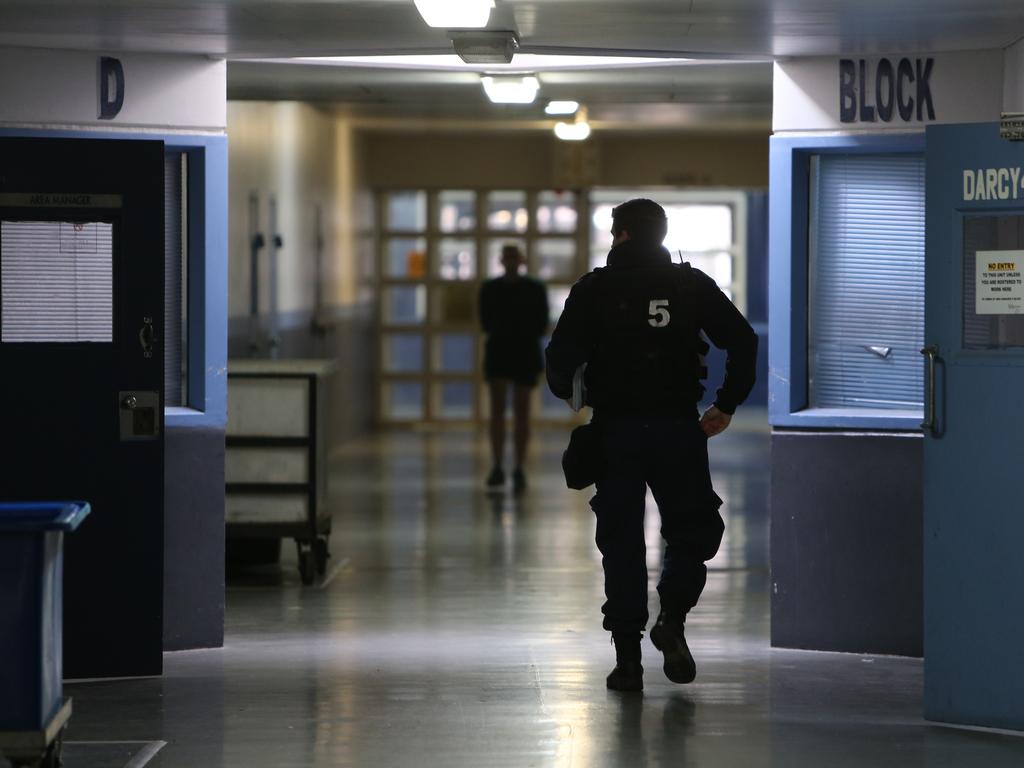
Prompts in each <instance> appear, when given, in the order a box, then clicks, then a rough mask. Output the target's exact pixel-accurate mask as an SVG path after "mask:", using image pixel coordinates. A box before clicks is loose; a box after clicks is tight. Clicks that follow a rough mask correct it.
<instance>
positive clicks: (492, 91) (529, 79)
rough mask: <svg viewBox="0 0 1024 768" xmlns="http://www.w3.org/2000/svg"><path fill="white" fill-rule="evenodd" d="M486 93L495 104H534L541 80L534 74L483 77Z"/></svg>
mask: <svg viewBox="0 0 1024 768" xmlns="http://www.w3.org/2000/svg"><path fill="white" fill-rule="evenodd" d="M480 82H481V83H483V86H484V93H486V94H487V98H488V99H490V100H491V101H493V102H494V103H495V104H532V103H533V100H534V99H536V98H537V91H538V90H539V89H540V81H539V80H537V78H536V77H534V76H533V75H527V76H525V77H489V76H485V77H481V78H480Z"/></svg>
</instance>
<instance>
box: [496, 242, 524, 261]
mask: <svg viewBox="0 0 1024 768" xmlns="http://www.w3.org/2000/svg"><path fill="white" fill-rule="evenodd" d="M509 256H515V257H516V258H519V259H521V258H522V257H523V249H522V248H520V247H519V246H518V245H517V244H516V243H505V244H504V245H502V246H501V258H503V259H505V258H508V257H509Z"/></svg>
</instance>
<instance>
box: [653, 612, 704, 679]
mask: <svg viewBox="0 0 1024 768" xmlns="http://www.w3.org/2000/svg"><path fill="white" fill-rule="evenodd" d="M685 621H686V616H685V615H683V616H681V617H671V618H670V617H669V616H666V614H665V611H662V612H661V613H659V614H658V621H657V622H656V623H655V625H654V627H653V628H652V629H651V642H652V643H654V647H655V648H657V649H658V650H659V651H661V652H662V653H663V654H665V666H664V669H665V677H667V678H668V679H669V680H671V681H672V682H673V683H692V682H693V679H694V678H695V677H697V665H696V664H695V663H694V661H693V656H692V655H691V654H690V649H689V647H688V646H687V645H686V636H685V634H684V633H683V629H684V627H685Z"/></svg>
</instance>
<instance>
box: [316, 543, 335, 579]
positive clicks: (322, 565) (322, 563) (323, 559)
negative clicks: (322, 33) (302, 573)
mask: <svg viewBox="0 0 1024 768" xmlns="http://www.w3.org/2000/svg"><path fill="white" fill-rule="evenodd" d="M330 556H331V551H330V550H329V549H328V548H327V538H326V537H323V536H318V537H317V538H315V539H313V558H314V560H315V561H316V572H317V574H319V575H320V576H323V575H324V574H325V573H327V559H328V558H329V557H330Z"/></svg>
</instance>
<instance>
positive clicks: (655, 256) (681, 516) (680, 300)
mask: <svg viewBox="0 0 1024 768" xmlns="http://www.w3.org/2000/svg"><path fill="white" fill-rule="evenodd" d="M667 231H668V222H667V218H666V216H665V211H664V209H663V208H662V207H661V206H660V205H658V204H657V203H655V202H654V201H652V200H647V199H635V200H630V201H628V202H625V203H623V204H622V205H620V206H618V207H617V208H615V209H614V211H613V212H612V237H613V241H612V242H613V247H612V249H611V251H610V252H609V254H608V259H607V266H605V267H602V268H598V269H595V270H594V271H592V272H590V273H588V274H586V275H584V276H583V277H582V278H581V279H580V280H579V281H578V282H577V283H576V284H575V285H574V286H573V288H572V290H571V291H570V294H569V297H568V298H567V299H566V302H565V308H564V310H563V311H562V315H561V317H560V318H559V320H558V324H557V325H556V327H555V330H554V333H553V334H552V337H551V342H550V344H549V345H548V347H547V380H548V385H549V386H550V388H551V391H552V392H553V393H554V394H555V395H556V396H558V397H561V398H565V399H569V398H570V397H571V396H572V393H573V376H574V374H575V372H576V371H577V369H578V368H580V366H582V365H583V364H584V363H586V365H587V367H586V368H585V369H584V370H585V377H584V384H585V392H586V395H585V403H586V404H587V405H590V406H591V407H592V409H593V417H592V421H591V424H592V425H593V427H592V428H590V433H591V434H592V435H594V436H595V439H594V441H593V443H594V446H593V447H594V450H593V451H592V452H591V453H592V454H593V456H594V462H595V464H596V465H599V466H595V474H596V477H597V480H596V487H597V493H596V495H595V496H594V497H593V498H592V499H591V501H590V505H591V507H592V508H593V510H594V512H595V514H596V516H597V546H598V549H599V550H600V551H601V554H602V556H603V558H602V564H603V568H604V578H605V597H606V601H605V603H604V606H603V608H602V611H603V613H604V628H605V629H607V630H609V631H610V632H611V633H612V640H613V642H614V645H615V657H616V665H615V668H614V669H613V670H612V672H611V674H610V675H608V680H607V685H608V687H609V688H611V689H615V690H641V689H642V688H643V667H642V665H641V646H640V643H641V640H642V639H643V632H644V631H645V629H646V628H647V622H648V618H649V616H648V608H647V597H648V596H647V563H646V545H645V541H644V501H645V498H646V493H647V488H648V487H650V489H651V492H652V493H653V495H654V500H655V502H656V503H657V505H658V511H659V513H660V515H661V535H662V537H663V538H664V539H665V544H666V546H665V554H664V558H663V564H662V573H661V578H660V580H659V582H658V594H659V596H660V599H661V610H660V612H659V614H658V618H657V620H656V621H655V624H654V626H653V627H652V628H651V640H652V642H653V643H654V645H655V647H656V648H658V650H660V651H661V652H662V653H663V655H664V670H665V674H666V676H667V677H668V678H669V679H670V680H672V681H673V682H677V683H688V682H691V681H692V680H693V679H694V678H695V676H696V664H695V662H694V660H693V656H692V655H691V653H690V650H689V648H688V646H687V644H686V637H685V623H686V616H687V614H688V613H689V611H690V610H691V609H692V608H693V607H694V606H695V605H696V604H697V600H698V599H699V597H700V594H701V592H702V590H703V589H704V584H705V581H706V578H707V567H706V566H705V562H706V561H708V560H710V559H711V558H712V557H714V556H715V554H716V552H717V551H718V548H719V546H720V544H721V541H722V534H723V532H724V530H725V526H724V522H723V520H722V517H721V515H720V514H719V508H720V506H721V504H722V500H721V499H720V498H719V497H718V496H717V495H716V494H715V492H714V489H713V488H712V486H711V475H710V471H709V467H708V451H707V440H708V438H709V437H713V436H715V435H717V434H719V433H721V432H722V431H723V430H725V429H726V428H727V427H728V426H729V423H730V421H731V419H732V414H733V413H734V412H735V410H736V407H737V406H738V405H739V404H740V403H742V402H743V401H744V400H745V399H746V397H747V396H748V395H749V394H750V391H751V389H752V388H753V385H754V377H755V370H756V360H757V335H756V334H755V333H754V331H753V329H752V328H751V327H750V324H749V323H748V322H747V321H746V319H745V318H744V317H743V315H742V314H740V312H739V310H737V309H736V307H735V306H733V304H732V302H730V301H729V299H728V297H726V295H725V294H724V293H722V291H721V290H720V289H719V288H718V286H717V285H716V284H715V282H714V281H713V280H712V279H711V278H710V277H708V276H707V275H705V274H704V273H703V272H701V271H699V270H697V269H693V268H691V267H690V266H689V265H688V264H675V263H673V262H672V259H671V256H670V254H669V252H668V251H667V250H666V249H665V248H664V246H663V245H662V241H663V240H664V239H665V236H666V234H667ZM702 332H703V333H704V334H706V335H707V338H709V339H710V340H711V342H712V343H713V344H714V345H715V346H716V347H719V348H721V349H724V350H725V351H726V354H727V362H726V372H725V380H724V382H723V383H722V386H721V388H720V389H719V390H718V391H717V394H716V398H715V402H714V405H712V406H711V407H710V408H708V409H707V411H705V412H704V414H703V415H698V409H697V403H698V402H699V401H700V399H701V397H702V396H703V394H704V387H703V385H702V384H701V379H702V378H704V377H705V376H706V372H705V371H704V370H703V354H704V352H706V351H707V349H708V347H707V345H706V344H705V343H704V341H703V338H702V336H701V333H702Z"/></svg>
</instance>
